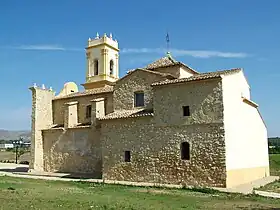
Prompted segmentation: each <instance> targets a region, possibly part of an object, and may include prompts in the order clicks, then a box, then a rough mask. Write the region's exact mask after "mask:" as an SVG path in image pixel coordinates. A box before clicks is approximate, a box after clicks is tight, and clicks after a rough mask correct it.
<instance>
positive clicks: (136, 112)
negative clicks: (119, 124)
mask: <svg viewBox="0 0 280 210" xmlns="http://www.w3.org/2000/svg"><path fill="white" fill-rule="evenodd" d="M153 115H154V114H153V110H147V109H144V108H143V109H133V110H120V111H115V112H113V113H110V114H108V115H106V116H104V117H101V118H99V120H111V119H121V118H134V117H143V116H153Z"/></svg>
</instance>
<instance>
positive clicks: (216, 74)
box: [152, 69, 241, 86]
mask: <svg viewBox="0 0 280 210" xmlns="http://www.w3.org/2000/svg"><path fill="white" fill-rule="evenodd" d="M240 71H241V69H231V70H222V71H215V72H208V73H201V74H197V75H194V76H191V77H188V78H181V79H173V80H164V81H160V82H155V83H153V84H152V86H158V85H166V84H174V83H183V82H190V81H196V80H204V79H211V78H218V77H221V76H222V75H228V74H234V73H237V72H240Z"/></svg>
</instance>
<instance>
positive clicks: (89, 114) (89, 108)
mask: <svg viewBox="0 0 280 210" xmlns="http://www.w3.org/2000/svg"><path fill="white" fill-rule="evenodd" d="M90 117H91V105H88V106H87V108H86V118H90Z"/></svg>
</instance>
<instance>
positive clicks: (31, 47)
mask: <svg viewBox="0 0 280 210" xmlns="http://www.w3.org/2000/svg"><path fill="white" fill-rule="evenodd" d="M9 48H12V49H16V50H45V51H82V50H83V49H80V48H65V47H61V46H59V45H49V44H42V45H20V46H16V47H9Z"/></svg>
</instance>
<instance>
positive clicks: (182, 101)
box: [101, 80, 226, 187]
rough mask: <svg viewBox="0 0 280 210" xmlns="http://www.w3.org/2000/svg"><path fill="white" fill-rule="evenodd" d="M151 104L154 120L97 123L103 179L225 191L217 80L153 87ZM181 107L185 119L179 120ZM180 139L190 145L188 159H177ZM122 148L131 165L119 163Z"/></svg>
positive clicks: (221, 120) (222, 135)
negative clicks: (128, 153)
mask: <svg viewBox="0 0 280 210" xmlns="http://www.w3.org/2000/svg"><path fill="white" fill-rule="evenodd" d="M140 84H141V83H140ZM137 85H138V84H137ZM130 89H133V86H132V87H130ZM124 90H126V91H128V92H129V91H130V90H129V88H127V89H123V90H122V91H124ZM122 93H123V94H124V95H129V94H130V93H124V92H122ZM153 102H154V115H155V116H154V117H140V118H133V119H131V118H130V119H117V120H106V121H103V122H102V124H101V133H102V135H101V140H102V144H103V176H104V178H105V179H111V180H123V181H136V182H142V181H144V182H155V183H172V184H187V185H196V186H216V187H225V186H226V165H225V139H224V126H223V102H222V85H221V80H208V81H201V82H192V83H186V84H182V83H181V84H175V85H167V86H161V87H154V101H153ZM185 105H187V106H190V114H191V116H189V117H183V111H182V106H185ZM184 141H187V142H188V143H189V144H190V160H181V156H180V144H181V143H182V142H184ZM126 150H129V151H131V162H124V151H126Z"/></svg>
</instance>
